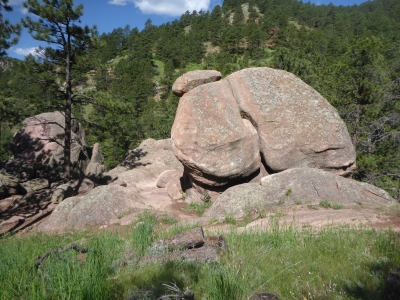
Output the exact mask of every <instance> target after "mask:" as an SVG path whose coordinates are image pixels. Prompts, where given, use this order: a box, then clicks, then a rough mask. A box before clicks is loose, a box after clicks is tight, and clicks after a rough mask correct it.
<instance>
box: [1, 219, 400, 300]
mask: <svg viewBox="0 0 400 300" xmlns="http://www.w3.org/2000/svg"><path fill="white" fill-rule="evenodd" d="M157 222H158V221H156V218H155V217H154V216H152V215H145V216H143V217H142V218H141V220H140V222H138V223H137V224H135V225H133V226H132V227H130V228H127V229H126V231H125V232H122V231H121V230H120V231H119V233H118V234H117V233H115V232H107V231H103V232H97V233H94V232H80V233H71V234H65V235H57V236H48V235H44V234H40V233H37V234H32V235H29V236H25V237H16V236H8V237H3V238H1V239H0V299H96V300H97V299H156V298H157V297H156V296H155V295H156V294H157V293H158V296H160V295H164V294H171V293H172V292H171V291H170V290H166V287H165V285H163V283H164V284H165V283H176V285H177V286H178V287H179V288H180V289H181V290H182V291H184V290H185V289H186V288H189V289H190V290H191V291H192V292H193V293H194V295H195V298H196V299H215V300H221V299H227V300H234V299H248V297H249V296H251V295H252V294H253V293H255V292H261V291H267V292H271V293H274V294H276V295H278V296H279V297H280V299H302V300H303V299H385V297H386V296H387V291H386V286H385V280H386V277H387V275H388V274H389V272H390V270H392V269H394V268H398V267H400V237H399V234H398V233H395V232H393V231H391V230H387V231H384V232H382V231H376V230H373V229H369V228H363V227H359V228H349V227H331V228H327V229H324V230H320V231H318V232H315V231H314V232H313V231H312V230H309V229H307V230H302V231H299V230H295V229H293V228H292V227H290V226H279V225H278V222H276V220H275V221H274V220H273V219H271V221H270V223H271V226H270V228H269V230H267V231H264V232H247V233H241V234H238V233H236V231H235V230H232V231H231V232H230V233H228V234H226V238H227V240H228V245H229V250H228V251H226V252H225V253H224V254H223V255H221V258H220V261H219V262H218V263H207V264H206V263H196V262H190V261H181V262H169V263H163V264H160V263H147V264H145V265H143V264H140V265H139V264H137V263H136V261H137V258H139V257H141V256H143V255H147V254H155V253H160V252H162V251H164V250H163V249H159V248H157V247H155V246H151V243H152V242H153V241H156V240H158V239H159V238H162V237H169V236H171V235H174V234H177V233H179V232H182V231H185V230H187V229H188V228H182V227H178V226H176V225H172V226H171V225H169V226H168V227H166V225H165V224H164V225H163V224H158V223H157ZM121 232H122V233H121ZM75 241H76V243H77V244H79V245H81V246H82V247H87V248H88V252H87V253H86V254H81V253H78V252H75V251H73V250H69V251H65V252H62V253H60V252H59V251H58V250H57V249H60V248H62V247H64V246H65V245H66V244H68V243H71V242H75ZM49 249H54V251H53V252H52V254H51V255H50V256H49V257H48V258H47V259H46V260H44V261H43V262H42V263H41V264H40V265H39V266H38V268H37V269H36V268H35V263H36V261H37V259H38V256H41V255H43V254H44V253H45V252H46V251H48V250H49ZM126 253H132V255H133V259H132V260H129V261H126ZM134 297H138V298H134Z"/></svg>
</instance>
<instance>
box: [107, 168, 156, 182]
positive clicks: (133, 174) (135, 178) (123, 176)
mask: <svg viewBox="0 0 400 300" xmlns="http://www.w3.org/2000/svg"><path fill="white" fill-rule="evenodd" d="M114 180H115V181H117V180H121V181H123V182H126V183H127V186H130V185H135V184H138V183H141V182H148V181H155V180H156V177H155V176H154V174H153V173H151V172H150V171H149V170H146V169H132V170H129V171H125V172H122V173H120V174H119V175H118V176H116V177H115V178H114Z"/></svg>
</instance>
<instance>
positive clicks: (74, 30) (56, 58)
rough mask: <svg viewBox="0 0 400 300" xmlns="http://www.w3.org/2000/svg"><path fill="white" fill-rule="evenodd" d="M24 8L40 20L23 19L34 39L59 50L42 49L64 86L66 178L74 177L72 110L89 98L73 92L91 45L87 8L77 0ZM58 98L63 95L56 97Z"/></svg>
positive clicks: (31, 2)
mask: <svg viewBox="0 0 400 300" xmlns="http://www.w3.org/2000/svg"><path fill="white" fill-rule="evenodd" d="M24 7H25V8H26V9H28V11H29V13H31V14H34V15H36V16H37V17H39V20H38V21H34V20H33V19H31V18H30V17H27V18H25V19H24V20H23V24H24V26H25V27H26V28H28V30H29V33H30V34H31V35H32V37H33V38H34V39H36V40H39V41H44V42H47V43H49V44H51V45H55V46H56V47H57V48H51V47H47V48H45V49H42V55H43V56H42V59H43V62H46V63H50V64H51V65H52V66H53V67H52V68H51V70H50V72H52V73H53V74H56V76H55V77H53V78H51V79H50V81H53V82H57V81H58V80H59V79H60V80H62V81H61V82H63V83H64V84H63V85H64V87H63V88H61V86H60V92H61V94H62V98H63V100H64V105H63V113H64V116H65V128H64V179H65V180H69V179H70V177H71V110H72V103H73V102H74V101H77V102H79V101H82V99H84V98H85V97H80V96H79V95H75V94H74V91H73V82H74V81H73V80H74V78H73V73H72V72H73V69H74V68H75V67H76V66H77V65H78V62H79V57H80V56H82V55H84V54H85V52H86V51H87V48H88V46H89V44H90V39H91V30H90V29H89V27H87V26H86V27H81V26H79V25H78V23H79V21H80V17H81V16H82V15H83V5H78V6H77V7H76V8H74V3H73V0H43V1H40V2H39V1H38V0H28V1H27V2H25V3H24ZM55 96H58V97H60V96H59V93H58V95H55Z"/></svg>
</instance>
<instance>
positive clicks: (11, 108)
mask: <svg viewBox="0 0 400 300" xmlns="http://www.w3.org/2000/svg"><path fill="white" fill-rule="evenodd" d="M84 14H90V11H84ZM399 32H400V2H399V1H398V0H375V1H371V2H366V3H363V4H362V5H360V6H352V7H343V6H340V7H336V6H333V5H328V6H317V5H314V4H310V3H303V2H301V1H300V2H299V1H297V0H226V1H224V3H223V5H222V7H220V6H216V7H215V8H214V9H213V10H212V11H210V12H208V11H207V12H204V11H200V12H196V11H194V12H192V13H190V12H186V13H185V14H183V15H182V16H181V17H180V19H179V20H175V21H173V22H171V23H166V24H163V25H161V26H154V25H153V24H152V22H151V20H148V21H147V22H146V23H145V26H144V29H143V30H142V31H139V30H138V29H137V28H133V29H132V28H130V26H129V25H127V26H126V27H125V28H116V29H114V30H113V31H112V32H110V33H98V32H93V34H92V41H91V43H90V46H89V47H88V48H86V49H85V51H84V52H83V53H81V54H80V55H79V57H78V58H77V59H76V61H77V62H76V68H75V69H74V71H73V73H72V78H73V82H72V84H73V89H74V91H75V93H76V94H81V95H83V96H82V98H81V99H83V100H84V101H83V100H82V103H80V104H79V103H77V104H75V106H74V107H73V111H72V112H73V114H74V116H75V117H77V118H79V119H80V121H81V122H82V123H83V125H84V127H85V129H86V132H87V137H88V139H89V143H90V144H93V143H94V142H99V143H100V144H101V146H102V148H103V151H104V153H105V155H106V159H107V160H106V164H107V165H108V167H113V166H115V165H116V164H118V163H119V161H120V159H121V158H122V156H123V154H124V153H125V152H126V151H127V150H129V149H133V148H134V147H136V146H137V145H138V144H139V143H140V141H142V140H143V139H145V138H148V137H152V138H155V139H160V138H167V137H169V136H170V130H171V126H172V123H173V120H174V116H175V111H176V107H177V104H178V98H177V97H176V96H174V95H173V94H172V93H171V86H172V84H173V82H174V81H175V79H176V78H177V77H178V76H180V75H181V74H183V73H185V72H187V71H190V70H195V69H214V70H218V71H220V72H221V73H222V74H223V75H224V76H226V75H228V74H230V73H232V72H234V71H237V70H240V69H243V68H248V67H260V66H267V67H272V68H277V69H283V70H286V71H289V72H291V73H293V74H295V75H297V76H299V77H300V78H301V79H302V80H304V81H305V82H306V83H308V84H310V85H311V86H312V87H314V88H315V89H316V90H317V91H318V92H319V93H321V94H322V95H323V96H324V97H325V98H326V99H327V100H328V101H329V102H330V103H331V104H332V105H334V106H335V107H336V108H337V109H338V111H339V112H340V114H341V116H342V118H343V119H344V120H345V122H346V123H347V126H348V130H349V133H350V136H351V137H352V141H353V144H354V145H355V146H356V149H357V171H356V173H355V175H354V178H356V179H357V180H361V181H366V182H369V183H372V184H375V185H377V186H379V187H381V188H384V189H386V190H387V191H388V192H389V193H391V194H392V196H394V197H396V198H400V193H399V186H400V132H399V129H400V101H399V100H400V36H399ZM55 69H56V67H55V66H54V65H53V64H52V63H51V62H49V61H48V60H46V59H43V58H41V57H33V56H29V57H27V58H26V59H25V61H16V60H12V59H9V58H7V57H4V58H2V61H1V63H0V128H1V139H0V161H3V160H5V159H7V158H8V157H9V156H10V149H9V145H10V141H11V139H12V134H13V131H14V130H15V129H16V128H17V126H18V125H19V124H20V122H21V121H23V120H24V119H25V118H26V117H28V116H32V115H34V114H38V113H42V112H46V111H54V110H57V109H59V107H60V104H62V99H60V97H59V91H60V87H61V86H62V82H63V81H62V79H60V78H58V77H57V76H56V75H55V73H57V72H55ZM58 100H60V101H58Z"/></svg>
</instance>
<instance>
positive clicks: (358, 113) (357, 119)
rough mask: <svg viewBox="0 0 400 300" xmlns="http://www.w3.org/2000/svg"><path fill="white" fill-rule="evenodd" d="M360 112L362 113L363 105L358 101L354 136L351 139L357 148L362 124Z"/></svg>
mask: <svg viewBox="0 0 400 300" xmlns="http://www.w3.org/2000/svg"><path fill="white" fill-rule="evenodd" d="M360 114H361V105H360V104H359V103H357V104H356V115H355V120H354V130H353V137H352V139H351V141H352V143H353V146H354V149H357V138H358V129H359V126H360Z"/></svg>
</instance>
